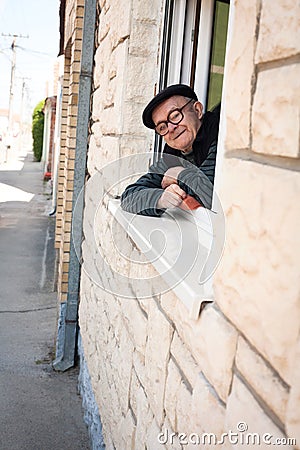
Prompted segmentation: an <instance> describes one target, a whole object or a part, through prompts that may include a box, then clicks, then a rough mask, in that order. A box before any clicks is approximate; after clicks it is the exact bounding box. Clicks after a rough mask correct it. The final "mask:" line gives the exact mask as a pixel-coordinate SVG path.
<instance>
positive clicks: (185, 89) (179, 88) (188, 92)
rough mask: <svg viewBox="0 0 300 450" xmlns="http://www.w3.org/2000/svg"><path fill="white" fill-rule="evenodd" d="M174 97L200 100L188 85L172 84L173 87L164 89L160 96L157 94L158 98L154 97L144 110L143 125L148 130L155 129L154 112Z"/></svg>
mask: <svg viewBox="0 0 300 450" xmlns="http://www.w3.org/2000/svg"><path fill="white" fill-rule="evenodd" d="M173 95H182V96H183V97H187V98H192V99H194V100H198V97H197V95H196V94H195V92H194V91H193V89H192V88H191V87H190V86H188V85H186V84H172V85H171V86H168V87H167V88H165V89H163V90H162V91H160V92H159V93H158V94H156V96H155V97H153V99H152V100H151V101H150V102H149V103H148V105H147V106H146V108H145V109H144V111H143V116H142V118H143V123H144V125H145V126H146V127H147V128H151V129H154V128H155V124H154V122H153V120H152V113H153V110H154V109H155V108H156V107H157V106H158V105H159V104H160V103H162V102H163V101H164V100H167V99H168V98H170V97H173Z"/></svg>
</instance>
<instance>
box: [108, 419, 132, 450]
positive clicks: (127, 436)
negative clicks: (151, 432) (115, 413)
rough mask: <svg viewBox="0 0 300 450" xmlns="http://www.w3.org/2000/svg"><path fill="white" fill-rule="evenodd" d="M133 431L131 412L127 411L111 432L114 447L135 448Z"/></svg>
mask: <svg viewBox="0 0 300 450" xmlns="http://www.w3.org/2000/svg"><path fill="white" fill-rule="evenodd" d="M135 433H136V426H135V423H134V420H133V417H132V415H131V412H130V411H128V412H127V414H126V416H125V417H124V419H123V420H121V421H120V423H119V425H118V427H117V429H116V432H115V433H114V434H113V435H114V442H115V444H116V448H120V449H124V450H134V449H135V448H136V447H135Z"/></svg>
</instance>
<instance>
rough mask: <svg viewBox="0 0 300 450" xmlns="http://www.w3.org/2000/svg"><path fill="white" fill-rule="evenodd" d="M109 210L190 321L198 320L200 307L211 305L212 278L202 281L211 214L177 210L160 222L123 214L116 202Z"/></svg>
mask: <svg viewBox="0 0 300 450" xmlns="http://www.w3.org/2000/svg"><path fill="white" fill-rule="evenodd" d="M108 209H109V211H110V212H111V213H112V215H113V216H114V217H115V219H116V220H117V221H118V222H119V224H120V225H121V226H122V227H123V228H124V229H125V231H126V232H127V234H128V235H129V236H130V238H131V239H132V240H133V241H134V242H135V244H136V245H137V247H138V248H139V249H140V251H141V252H143V253H144V254H146V256H147V259H148V260H149V261H150V262H151V264H152V265H153V266H154V267H155V269H156V270H157V272H158V273H159V274H160V275H161V276H162V278H163V279H164V280H165V282H166V283H167V284H168V286H170V288H171V289H172V291H173V292H174V293H175V295H176V296H177V297H178V298H179V299H180V300H181V301H182V302H183V303H184V305H185V306H186V307H187V309H188V311H189V315H190V317H191V318H193V319H197V318H198V317H199V314H200V312H201V310H202V307H203V306H204V305H205V304H206V303H207V302H212V301H213V294H212V283H211V277H209V279H208V281H205V282H202V281H201V280H204V278H205V277H204V276H203V273H204V272H203V271H206V270H207V267H206V262H207V258H208V255H209V253H210V250H211V247H212V241H213V228H212V221H211V215H212V214H214V213H212V212H211V211H209V210H206V209H204V208H198V209H197V210H196V211H182V210H181V209H178V208H176V209H175V210H172V211H170V210H168V212H167V213H165V214H164V215H163V216H162V217H160V218H157V217H145V216H140V215H134V214H129V213H126V212H125V211H123V210H122V209H121V207H120V201H119V200H110V201H109V204H108ZM201 274H202V275H201ZM200 278H201V280H200Z"/></svg>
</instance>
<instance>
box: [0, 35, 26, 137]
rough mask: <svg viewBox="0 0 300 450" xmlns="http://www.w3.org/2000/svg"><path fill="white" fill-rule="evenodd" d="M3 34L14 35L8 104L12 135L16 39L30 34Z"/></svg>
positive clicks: (10, 132)
mask: <svg viewBox="0 0 300 450" xmlns="http://www.w3.org/2000/svg"><path fill="white" fill-rule="evenodd" d="M2 36H6V37H12V38H13V41H12V44H11V49H12V59H11V72H10V86H9V105H8V126H7V131H8V135H9V136H10V137H11V135H12V128H13V101H14V87H15V72H16V40H17V38H28V37H29V36H28V35H27V36H23V35H22V34H4V33H2Z"/></svg>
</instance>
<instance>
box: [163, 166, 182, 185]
mask: <svg viewBox="0 0 300 450" xmlns="http://www.w3.org/2000/svg"><path fill="white" fill-rule="evenodd" d="M183 170H184V167H182V166H176V167H170V169H168V170H167V171H166V172H165V174H164V177H163V179H162V182H161V187H162V188H163V189H166V188H167V187H168V186H170V185H172V184H174V183H176V184H177V177H178V175H179V174H180V172H182V171H183Z"/></svg>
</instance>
